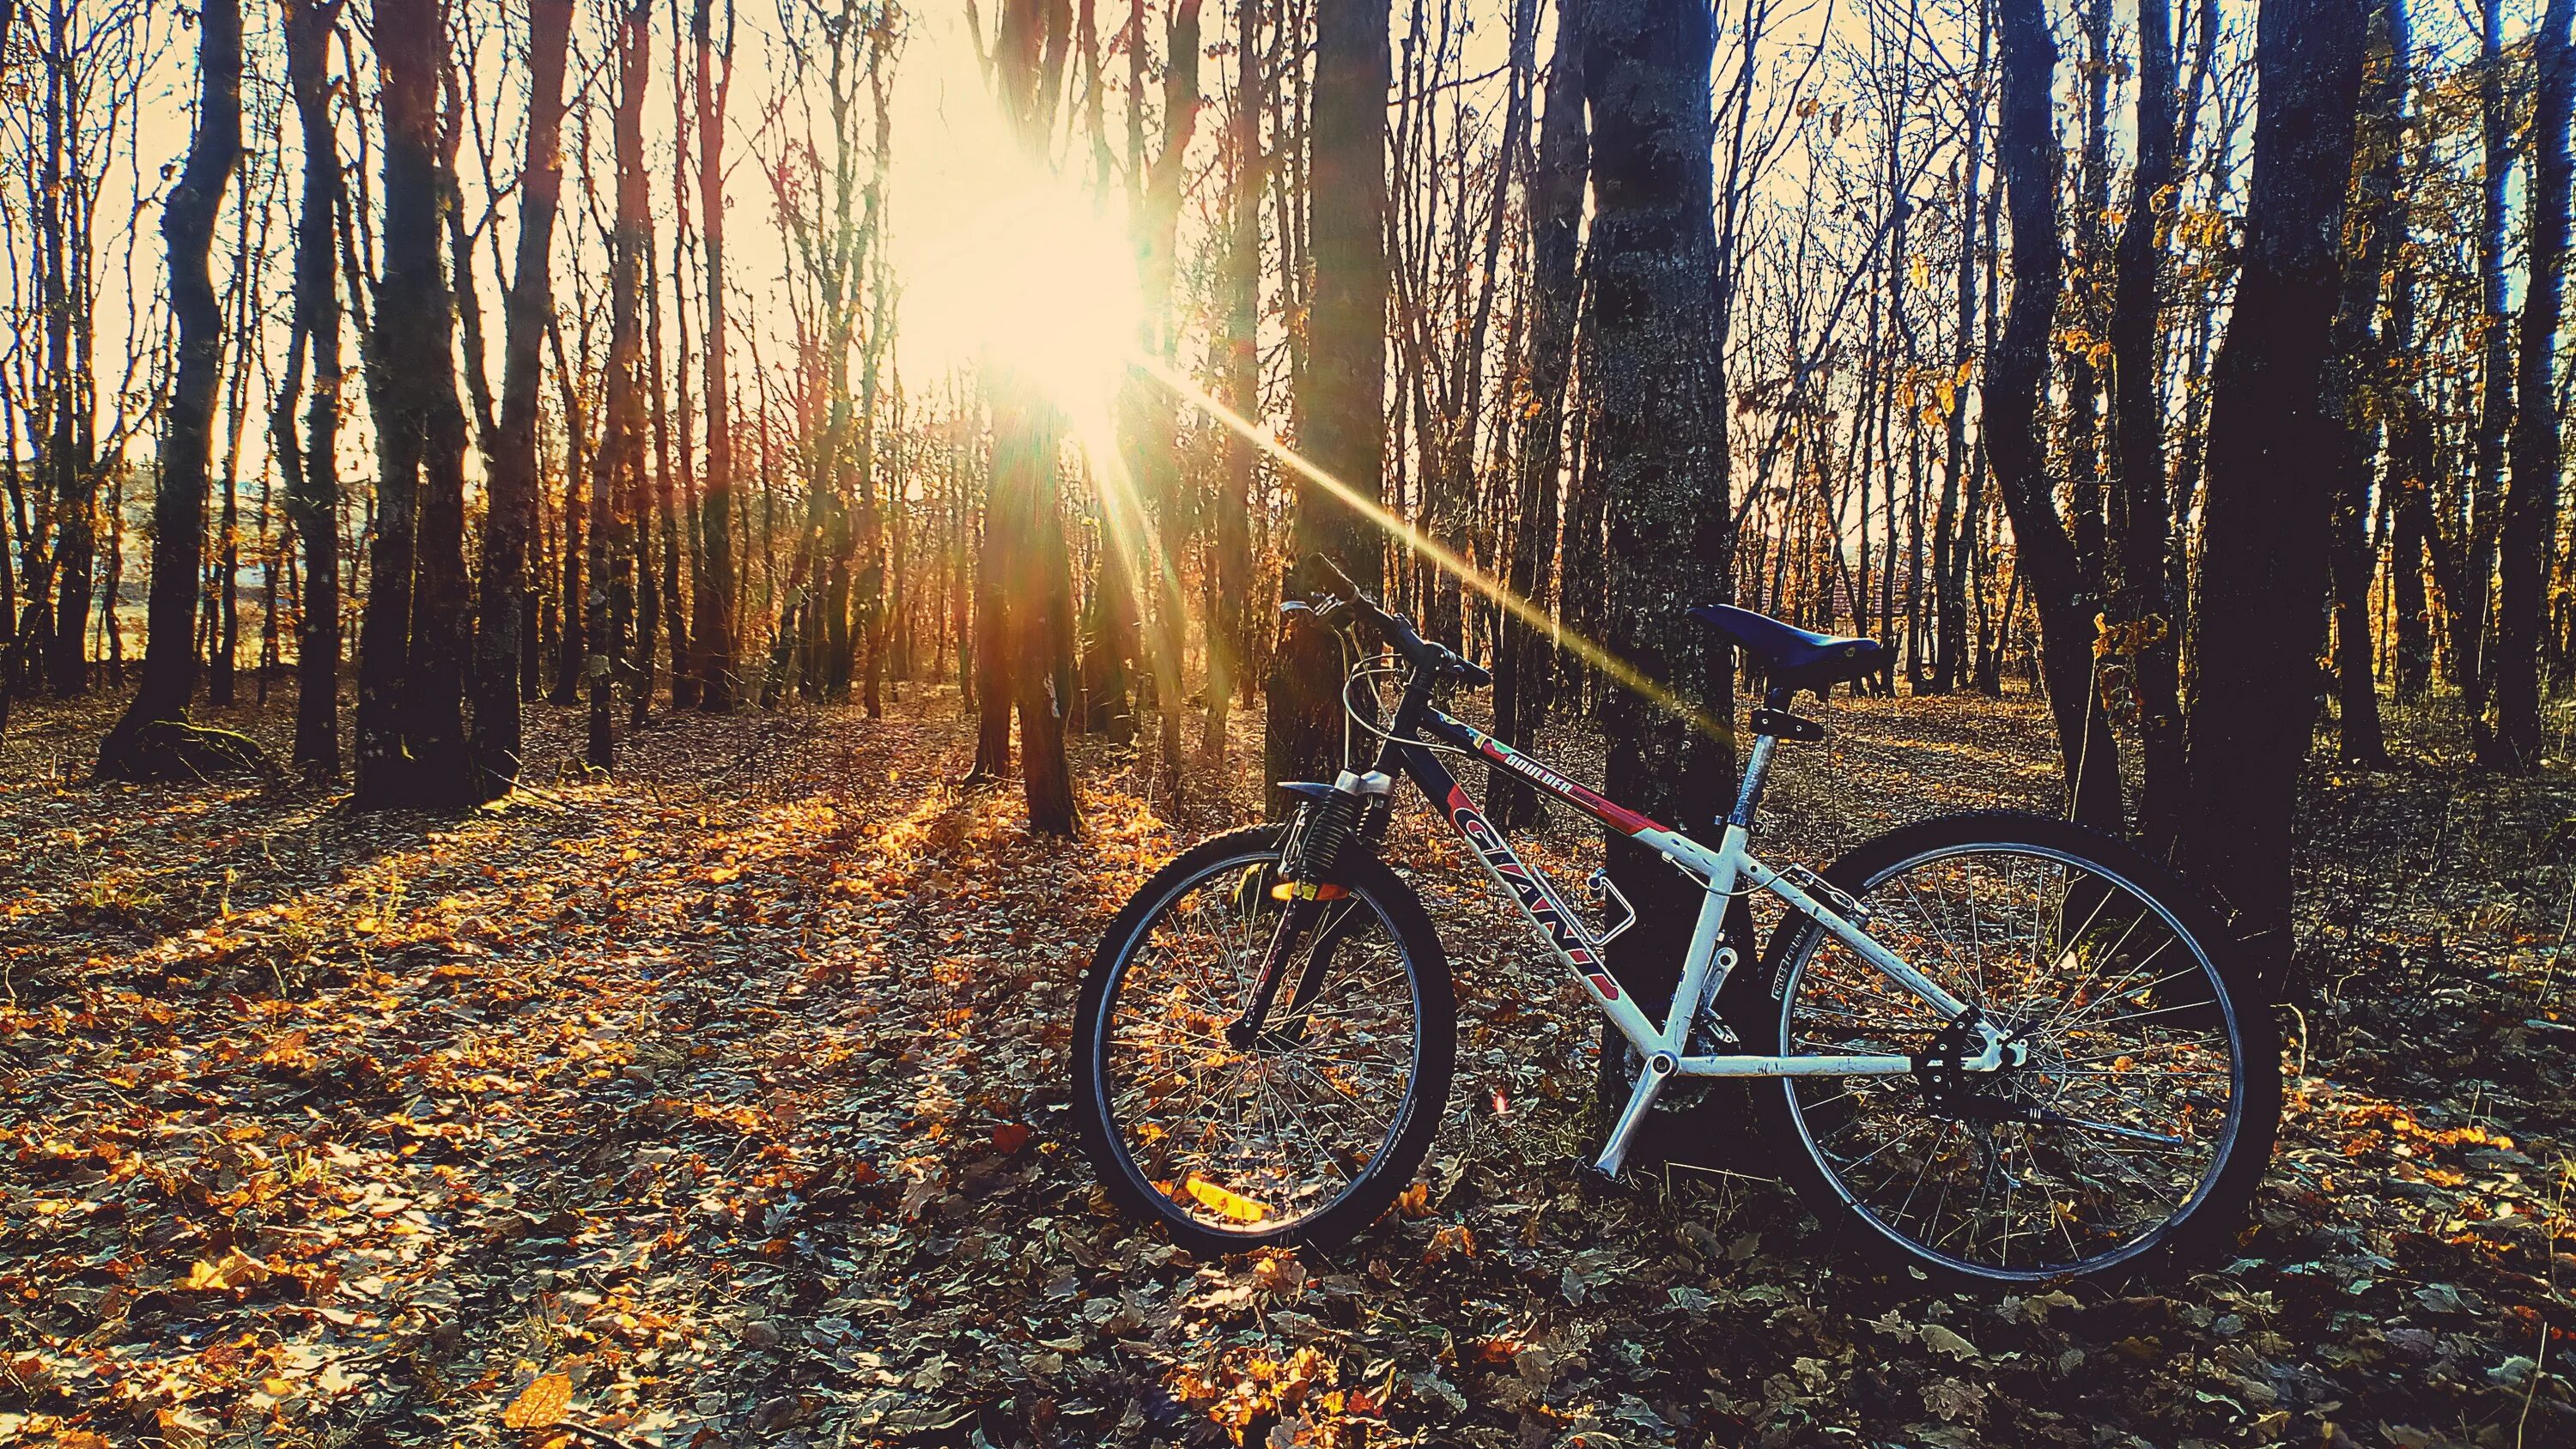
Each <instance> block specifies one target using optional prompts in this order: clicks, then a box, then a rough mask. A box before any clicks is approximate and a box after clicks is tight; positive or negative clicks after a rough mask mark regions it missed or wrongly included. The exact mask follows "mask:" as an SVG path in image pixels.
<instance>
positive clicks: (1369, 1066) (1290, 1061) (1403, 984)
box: [1073, 826, 1457, 1253]
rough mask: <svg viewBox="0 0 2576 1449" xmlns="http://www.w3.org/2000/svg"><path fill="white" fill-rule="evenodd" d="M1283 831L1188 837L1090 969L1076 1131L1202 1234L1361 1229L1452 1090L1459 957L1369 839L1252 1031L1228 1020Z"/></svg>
mask: <svg viewBox="0 0 2576 1449" xmlns="http://www.w3.org/2000/svg"><path fill="white" fill-rule="evenodd" d="M1279 844H1280V832H1279V830H1278V828H1277V827H1275V826H1261V827H1255V828H1253V829H1249V830H1238V831H1235V832H1233V833H1232V834H1229V835H1222V836H1219V837H1217V838H1216V839H1213V840H1210V841H1207V842H1204V843H1203V844H1200V845H1198V846H1196V847H1194V848H1192V849H1191V850H1189V851H1187V852H1184V853H1183V854H1182V855H1181V856H1180V857H1179V858H1178V859H1176V860H1174V861H1173V862H1172V863H1171V864H1170V865H1167V866H1165V867H1164V868H1163V869H1162V870H1161V871H1160V872H1159V873H1157V874H1156V875H1155V876H1154V877H1153V879H1151V880H1149V881H1147V882H1146V883H1145V886H1144V888H1143V889H1142V890H1140V891H1138V892H1137V893H1136V896H1135V898H1134V899H1133V900H1131V901H1129V902H1128V904H1127V907H1126V909H1124V910H1122V911H1121V912H1119V914H1118V918H1117V920H1115V921H1113V922H1112V923H1111V924H1110V927H1109V931H1108V934H1107V936H1106V937H1105V938H1104V939H1103V940H1102V941H1101V943H1100V950H1099V952H1098V954H1097V955H1096V956H1095V957H1094V958H1093V960H1092V963H1091V968H1090V970H1089V971H1088V972H1086V973H1085V975H1084V977H1083V984H1082V1000H1081V1008H1080V1011H1079V1014H1078V1015H1077V1017H1076V1019H1075V1025H1074V1043H1075V1061H1074V1081H1073V1097H1074V1109H1075V1112H1076V1113H1077V1115H1078V1118H1079V1122H1080V1126H1081V1129H1082V1137H1083V1145H1084V1147H1085V1149H1086V1150H1087V1152H1088V1153H1089V1155H1090V1157H1091V1160H1092V1164H1093V1166H1094V1168H1095V1170H1097V1172H1098V1173H1099V1175H1100V1180H1101V1184H1102V1186H1103V1187H1105V1188H1106V1189H1107V1190H1108V1192H1109V1195H1110V1197H1111V1198H1112V1200H1114V1201H1116V1202H1117V1203H1118V1205H1119V1206H1121V1207H1122V1208H1125V1209H1126V1210H1127V1211H1129V1212H1131V1213H1134V1214H1136V1215H1138V1216H1142V1217H1150V1218H1153V1219H1155V1220H1158V1221H1160V1222H1161V1223H1163V1224H1164V1226H1165V1227H1167V1228H1168V1229H1169V1230H1170V1232H1171V1234H1172V1238H1173V1241H1175V1242H1177V1243H1179V1244H1180V1245H1181V1246H1182V1247H1185V1248H1188V1249H1189V1250H1191V1251H1192V1252H1200V1253H1228V1252H1241V1251H1243V1250H1245V1249H1248V1248H1254V1247H1262V1246H1269V1245H1275V1244H1287V1243H1300V1244H1329V1243H1334V1242H1339V1241H1341V1240H1343V1239H1346V1238H1348V1237H1350V1236H1351V1235H1352V1234H1353V1233H1356V1232H1358V1231H1359V1230H1360V1229H1361V1228H1363V1227H1365V1226H1367V1225H1368V1223H1369V1222H1370V1221H1371V1220H1372V1219H1374V1218H1376V1217H1377V1215H1378V1214H1379V1213H1381V1212H1384V1211H1385V1210H1386V1208H1387V1205H1388V1204H1390V1203H1391V1202H1393V1201H1394V1200H1395V1196H1396V1194H1397V1193H1398V1192H1400V1191H1402V1190H1403V1188H1404V1186H1405V1184H1406V1183H1407V1182H1408V1181H1409V1180H1410V1179H1411V1178H1412V1175H1413V1172H1414V1170H1415V1169H1416V1168H1417V1167H1419V1166H1420V1165H1421V1163H1422V1158H1423V1154H1424V1153H1425V1152H1426V1151H1427V1150H1428V1149H1429V1147H1430V1143H1431V1137H1432V1133H1433V1131H1434V1130H1435V1129H1436V1128H1437V1127H1438V1125H1439V1121H1440V1114H1441V1109H1442V1107H1443V1105H1444V1104H1445V1103H1446V1101H1447V1099H1448V1094H1449V1079H1450V1073H1451V1070H1452V1067H1453V1064H1454V1061H1455V1057H1456V1051H1457V1041H1456V1004H1455V1002H1454V1000H1453V998H1452V996H1451V994H1450V982H1449V966H1448V961H1447V959H1446V957H1445V956H1444V955H1443V954H1442V952H1441V949H1440V942H1439V939H1438V938H1437V937H1436V936H1435V935H1434V934H1433V933H1432V929H1431V922H1430V918H1429V917H1428V916H1426V915H1425V914H1424V913H1423V910H1422V905H1421V902H1420V901H1419V900H1418V899H1417V898H1416V897H1415V896H1414V894H1413V892H1412V890H1411V889H1410V888H1408V887H1407V886H1406V885H1405V884H1404V882H1403V881H1402V880H1401V879H1400V878H1399V877H1397V876H1396V874H1395V873H1394V872H1393V871H1392V870H1389V869H1388V868H1387V867H1386V865H1385V864H1384V863H1383V862H1380V861H1378V860H1377V859H1375V858H1374V857H1363V858H1361V859H1359V860H1357V861H1355V862H1352V863H1351V864H1350V865H1349V866H1348V867H1347V870H1346V873H1347V875H1348V877H1349V886H1348V894H1346V895H1344V896H1342V897H1341V898H1339V899H1337V900H1333V901H1330V902H1328V903H1326V904H1325V905H1324V906H1323V908H1322V911H1321V914H1320V916H1319V917H1318V918H1317V919H1316V920H1315V921H1314V923H1313V924H1312V926H1311V927H1310V928H1308V929H1307V931H1306V932H1305V934H1304V935H1303V936H1302V937H1300V938H1299V939H1298V940H1297V941H1296V942H1295V943H1294V949H1293V951H1292V953H1291V955H1290V956H1289V958H1288V962H1287V969H1286V972H1285V974H1284V975H1283V977H1282V979H1281V985H1280V987H1279V989H1278V994H1277V996H1276V997H1275V999H1274V1001H1273V1004H1272V1006H1271V1008H1270V1011H1269V1015H1268V1018H1267V1020H1266V1022H1265V1023H1264V1025H1263V1027H1262V1029H1261V1031H1260V1032H1259V1033H1258V1035H1256V1036H1254V1037H1253V1038H1252V1039H1251V1040H1250V1041H1248V1042H1243V1043H1241V1044H1237V1043H1236V1042H1235V1041H1233V1040H1231V1039H1229V1036H1228V1033H1227V1028H1228V1027H1229V1026H1230V1025H1231V1024H1233V1023H1234V1022H1236V1020H1237V1019H1238V1018H1239V1017H1240V1016H1241V1015H1242V1014H1243V1012H1244V1010H1245V1008H1246V1006H1247V1005H1248V1004H1249V1003H1250V1001H1251V999H1252V988H1253V982H1254V979H1255V977H1256V976H1257V975H1258V974H1259V971H1260V966H1261V962H1262V960H1263V957H1264V956H1265V954H1266V953H1267V952H1268V951H1269V949H1270V946H1271V939H1272V936H1273V935H1274V934H1275V931H1276V928H1277V926H1278V922H1279V920H1280V916H1281V913H1282V911H1283V910H1284V909H1285V907H1284V906H1283V904H1282V903H1281V902H1279V901H1277V900H1274V899H1273V898H1272V895H1271V887H1272V886H1273V885H1275V884H1276V883H1277V881H1278V879H1279V875H1278V869H1279ZM1353 853H1354V854H1357V853H1358V852H1357V850H1356V848H1355V849H1354V851H1353Z"/></svg>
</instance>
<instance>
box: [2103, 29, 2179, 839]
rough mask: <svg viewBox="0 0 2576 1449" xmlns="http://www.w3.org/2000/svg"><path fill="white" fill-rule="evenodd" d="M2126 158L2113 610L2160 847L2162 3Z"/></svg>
mask: <svg viewBox="0 0 2576 1449" xmlns="http://www.w3.org/2000/svg"><path fill="white" fill-rule="evenodd" d="M2136 136H2137V161H2136V165H2135V166H2134V168H2133V170H2132V174H2131V184H2130V189H2129V205H2128V212H2129V214H2128V217H2127V219H2126V221H2125V222H2124V223H2123V225H2122V227H2121V230H2120V241H2119V252H2118V255H2117V257H2116V259H2115V261H2114V264H2113V265H2114V269H2115V277H2114V280H2113V295H2112V302H2111V327H2110V334H2111V335H2110V341H2111V427H2112V434H2113V444H2114V447H2113V454H2112V458H2113V463H2114V466H2115V469H2116V476H2115V478H2114V481H2113V486H2114V487H2116V488H2117V489H2118V490H2119V493H2120V519H2121V524H2122V527H2121V532H2120V538H2119V540H2118V546H2119V553H2120V590H2119V595H2118V597H2117V598H2116V599H2115V600H2114V602H2113V605H2112V612H2113V617H2115V618H2116V619H2118V620H2120V621H2122V622H2123V623H2125V624H2127V625H2128V626H2129V634H2128V637H2127V638H2126V639H2124V640H2122V641H2121V642H2123V643H2125V644H2127V645H2129V646H2130V647H2129V648H2128V649H2127V650H2126V651H2124V652H2126V653H2127V654H2128V656H2129V664H2128V668H2129V677H2130V691H2131V694H2132V697H2133V699H2134V704H2135V708H2136V712H2137V728H2138V762H2139V766H2140V771H2141V773H2140V783H2139V790H2138V834H2139V835H2140V836H2141V837H2143V838H2144V839H2145V840H2146V842H2147V844H2148V846H2149V848H2150V849H2152V850H2154V851H2156V852H2158V853H2159V854H2161V853H2162V852H2164V851H2166V850H2168V849H2170V848H2171V846H2172V844H2173V837H2174V832H2175V830H2176V829H2177V828H2178V826H2177V822H2176V819H2175V810H2176V807H2177V806H2179V805H2180V803H2181V795H2182V789H2183V779H2182V763H2183V761H2182V700H2181V677H2182V630H2181V629H2180V628H2179V627H2177V626H2178V625H2179V623H2180V621H2181V608H2182V601H2181V600H2178V599H2175V598H2173V597H2171V596H2169V595H2168V593H2167V591H2166V582H2167V578H2168V570H2167V567H2166V562H2167V559H2166V555H2167V552H2168V550H2169V549H2170V548H2171V547H2172V543H2171V537H2170V534H2169V531H2168V524H2169V521H2170V517H2171V505H2170V503H2169V501H2168V499H2167V496H2166V491H2165V449H2164V428H2165V419H2164V407H2163V395H2164V368H2163V366H2162V357H2161V349H2160V347H2159V346H2158V342H2159V338H2160V336H2161V331H2162V329H2160V328H2159V327H2158V326H2157V323H2158V321H2159V318H2160V312H2161V309H2160V308H2159V306H2158V281H2159V278H2160V276H2161V274H2162V272H2163V266H2164V249H2163V246H2162V244H2161V242H2160V240H2159V238H2160V236H2161V234H2162V232H2163V230H2164V228H2165V227H2166V226H2167V225H2168V224H2169V222H2170V220H2171V218H2172V216H2173V210H2174V208H2173V201H2172V198H2171V197H2170V196H2169V195H2168V194H2167V193H2168V191H2169V190H2170V188H2171V187H2172V186H2173V181H2174V54H2173V16H2172V11H2171V7H2170V6H2169V5H2168V3H2167V0H2139V3H2138V102H2137V129H2136Z"/></svg>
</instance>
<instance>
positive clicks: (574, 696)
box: [546, 317, 590, 705]
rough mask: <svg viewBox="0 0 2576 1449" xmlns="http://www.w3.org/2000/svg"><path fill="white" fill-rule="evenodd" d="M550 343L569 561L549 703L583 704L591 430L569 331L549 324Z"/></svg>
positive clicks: (561, 585) (558, 599)
mask: <svg viewBox="0 0 2576 1449" xmlns="http://www.w3.org/2000/svg"><path fill="white" fill-rule="evenodd" d="M546 342H547V345H548V346H549V347H551V348H552V349H553V352H554V357H555V392H556V398H557V402H558V406H559V407H560V408H561V409H562V411H563V430H564V491H563V510H562V512H563V538H562V545H563V558H562V569H561V570H560V576H559V577H558V579H557V580H556V583H555V591H554V598H553V600H552V601H551V605H550V607H551V610H552V612H553V615H554V617H555V619H556V621H557V625H556V629H555V683H554V688H553V690H552V691H550V692H549V693H548V694H547V696H546V702H547V703H549V704H558V705H570V704H578V703H580V702H581V681H582V672H583V671H584V670H585V669H587V668H588V667H589V665H588V659H589V654H590V651H589V649H588V648H587V647H585V646H586V645H587V644H588V642H589V641H588V639H587V638H586V635H587V634H588V632H589V630H588V627H587V621H586V620H585V618H584V604H585V598H586V596H585V594H584V592H583V590H582V575H583V572H584V571H585V570H586V569H588V568H589V566H590V550H589V548H588V547H587V545H586V543H585V542H584V540H585V536H586V534H587V532H588V530H587V528H586V526H585V525H586V522H587V517H588V504H587V502H586V501H585V497H584V491H583V490H584V485H585V483H586V481H587V479H588V475H589V472H590V467H589V461H588V460H589V456H590V452H589V450H590V427H589V424H588V423H586V422H585V421H584V420H583V417H582V407H581V393H580V390H579V389H578V387H577V386H576V385H575V383H574V381H573V375H572V362H571V359H569V358H567V357H565V356H564V345H563V327H562V325H561V323H560V322H559V321H558V320H557V319H556V318H553V317H549V318H547V319H546Z"/></svg>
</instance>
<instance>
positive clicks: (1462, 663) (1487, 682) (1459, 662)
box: [1449, 654, 1494, 689]
mask: <svg viewBox="0 0 2576 1449" xmlns="http://www.w3.org/2000/svg"><path fill="white" fill-rule="evenodd" d="M1449 660H1450V663H1449V672H1450V673H1451V674H1454V675H1456V676H1457V677H1458V678H1459V680H1461V681H1462V682H1464V683H1465V684H1466V686H1467V687H1468V688H1470V689H1491V688H1493V687H1494V671H1492V670H1490V669H1487V668H1486V667H1485V666H1483V665H1481V664H1478V663H1475V662H1474V661H1472V660H1469V659H1465V658H1462V657H1460V656H1458V655H1456V654H1452V655H1450V656H1449Z"/></svg>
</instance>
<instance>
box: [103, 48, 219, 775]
mask: <svg viewBox="0 0 2576 1449" xmlns="http://www.w3.org/2000/svg"><path fill="white" fill-rule="evenodd" d="M241 80H242V17H241V5H240V0H204V3H203V4H202V5H200V6H199V7H198V14H197V124H196V132H195V135H194V136H193V137H192V138H191V139H190V141H189V143H188V159H187V163H186V165H185V166H184V167H182V168H181V170H180V173H179V183H178V185H176V186H174V187H172V188H171V191H170V195H169V198H168V199H167V200H166V201H165V202H164V203H163V205H162V210H161V234H162V236H163V238H164V239H165V240H166V241H167V242H168V244H169V251H170V314H171V318H172V320H173V321H174V322H175V323H176V328H177V334H178V335H177V341H176V344H175V349H174V350H175V351H176V353H177V368H176V376H175V377H174V378H173V379H172V383H171V389H170V411H169V423H168V428H169V430H168V432H167V433H166V434H165V435H164V437H163V440H162V446H161V459H160V464H161V466H160V468H159V470H158V474H159V476H158V480H157V483H156V486H155V488H154V490H153V501H152V596H151V612H150V616H149V617H150V625H149V631H148V632H147V634H146V635H145V641H144V654H143V678H142V682H141V684H140V685H139V686H138V687H137V688H136V689H135V691H134V699H133V701H132V702H131V703H129V704H128V705H127V706H126V709H125V713H124V715H123V717H121V718H120V719H118V720H117V722H116V726H115V728H113V729H111V730H109V731H108V734H107V738H106V739H105V740H104V741H102V742H101V743H100V745H99V752H98V773H99V774H100V775H101V776H103V777H106V778H111V779H126V780H135V779H148V778H152V777H155V776H162V775H178V776H183V777H184V776H185V775H186V774H188V773H189V771H190V766H189V764H188V760H187V755H186V753H185V752H184V750H182V749H180V748H178V747H177V746H176V744H175V742H174V741H173V739H172V737H171V736H170V735H169V734H168V733H167V732H164V731H156V730H152V729H150V728H149V727H151V726H154V725H163V724H184V723H185V722H186V719H187V714H188V698H189V696H190V694H191V693H193V692H194V690H195V688H196V682H197V650H196V625H197V584H198V579H197V572H198V567H199V564H200V562H201V559H202V553H201V550H202V549H203V547H204V544H205V525H206V518H205V514H206V481H207V479H206V475H207V462H208V458H209V456H210V455H211V451H212V444H213V441H214V424H215V394H216V391H217V388H218V386H219V384H220V383H221V381H222V378H221V374H222V371H223V363H224V313H223V303H222V300H221V299H220V298H219V297H218V296H217V295H216V292H215V283H214V277H213V273H212V271H211V268H210V254H211V253H212V251H213V249H214V241H215V219H216V216H217V214H218V213H220V212H221V211H222V209H223V200H224V188H225V186H226V185H227V184H229V183H230V181H231V180H232V174H233V168H234V167H235V166H236V165H238V164H239V163H240V160H241ZM236 261H237V262H238V258H237V259H236Z"/></svg>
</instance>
